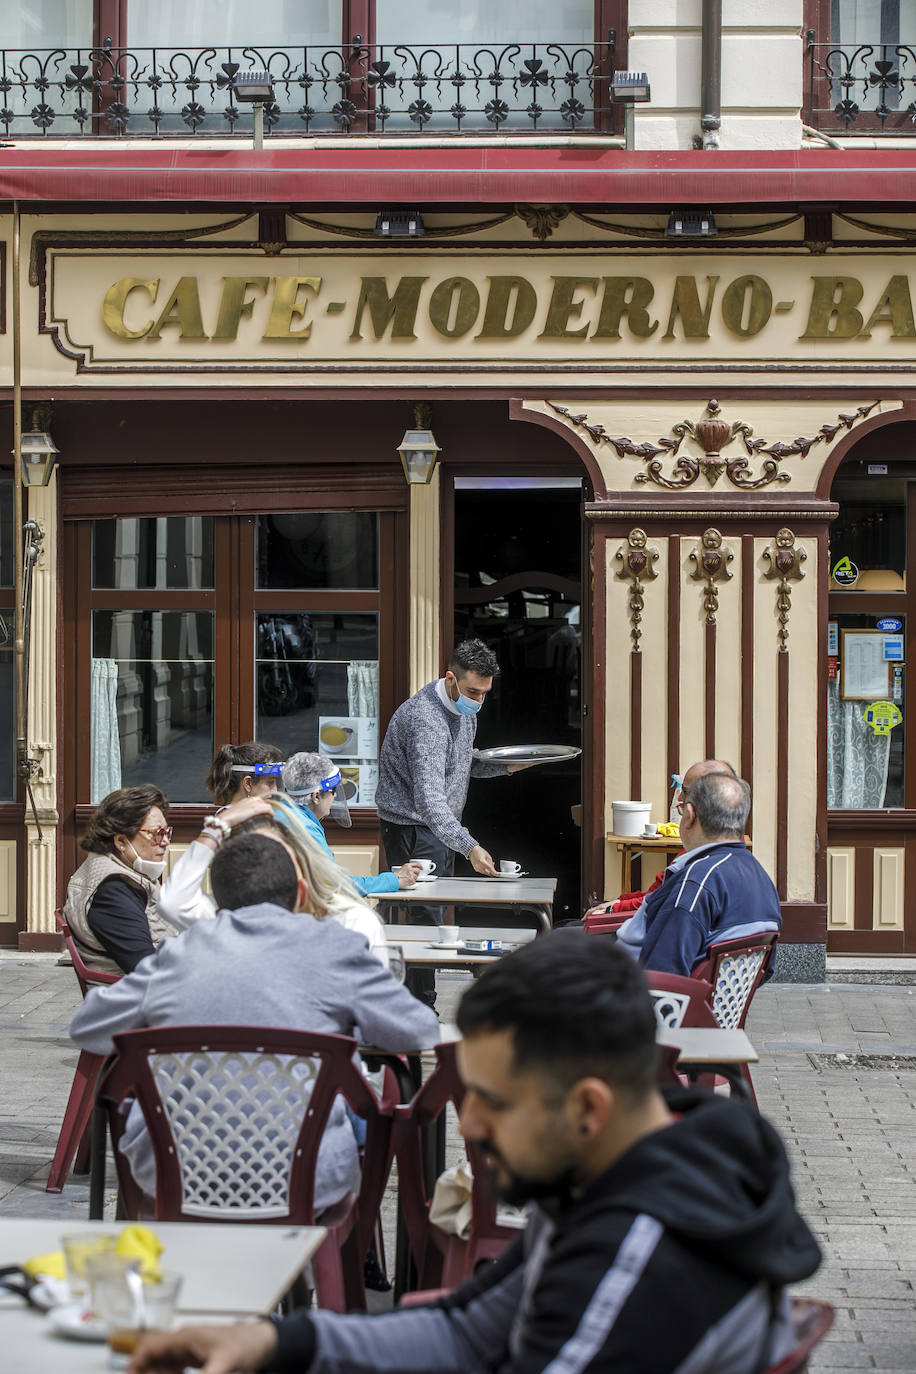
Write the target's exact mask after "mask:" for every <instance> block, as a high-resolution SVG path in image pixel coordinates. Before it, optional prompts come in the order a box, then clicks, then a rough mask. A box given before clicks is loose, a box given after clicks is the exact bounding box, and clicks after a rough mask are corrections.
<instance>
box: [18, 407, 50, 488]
mask: <svg viewBox="0 0 916 1374" xmlns="http://www.w3.org/2000/svg"><path fill="white" fill-rule="evenodd" d="M50 428H51V407H50V406H49V405H38V406H36V407H35V409H34V410H33V411H32V428H31V429H28V430H26V431H25V432H24V433H23V434H21V435H20V437H19V456H20V466H19V480H20V481H21V482H22V485H23V486H24V487H46V486H47V485H48V483H49V482H50V480H51V472H52V469H53V467H54V464H55V462H56V460H57V455H58V454H59V452H60V450H59V448H58V447H57V445H56V444H55V442H54V440H53V439H52V438H51V435H50V433H49V430H50Z"/></svg>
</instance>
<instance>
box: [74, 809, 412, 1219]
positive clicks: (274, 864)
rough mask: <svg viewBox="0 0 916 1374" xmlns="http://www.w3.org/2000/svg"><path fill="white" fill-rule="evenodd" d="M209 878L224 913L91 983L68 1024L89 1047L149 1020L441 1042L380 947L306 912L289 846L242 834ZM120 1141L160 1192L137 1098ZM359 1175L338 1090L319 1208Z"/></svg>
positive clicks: (141, 1180) (95, 1048) (377, 1041)
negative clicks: (105, 982)
mask: <svg viewBox="0 0 916 1374" xmlns="http://www.w3.org/2000/svg"><path fill="white" fill-rule="evenodd" d="M210 875H211V881H212V885H213V895H214V897H215V899H216V904H217V907H218V908H220V910H219V913H218V915H217V917H216V919H215V920H213V921H199V922H197V924H196V925H194V926H192V927H191V928H190V929H189V930H188V931H187V932H186V933H185V934H183V935H180V936H178V937H177V938H176V939H174V940H166V941H165V942H164V944H163V945H162V946H161V947H160V948H159V950H157V951H156V953H155V954H151V955H149V956H148V957H147V958H146V959H143V960H142V961H141V962H140V963H139V964H138V965H137V968H136V969H135V970H134V972H133V973H131V974H128V975H127V977H126V978H122V979H121V980H120V982H117V983H113V984H111V986H110V987H104V988H95V989H94V990H93V991H92V992H90V994H89V996H88V997H87V998H86V1000H85V1002H84V1003H83V1005H82V1006H81V1007H80V1009H79V1011H78V1012H77V1013H76V1016H75V1017H74V1018H73V1024H72V1025H71V1027H70V1035H71V1037H72V1038H73V1040H75V1041H76V1043H77V1045H79V1046H80V1048H81V1049H85V1050H90V1051H91V1052H92V1053H93V1054H111V1053H112V1052H113V1049H114V1045H113V1041H112V1037H113V1036H115V1035H118V1034H119V1033H120V1032H121V1031H128V1030H138V1029H140V1028H141V1027H143V1026H206V1025H213V1026H225V1025H252V1026H288V1027H289V1028H290V1029H291V1030H307V1031H320V1032H324V1033H330V1034H333V1035H355V1036H356V1038H357V1039H359V1040H362V1041H364V1042H365V1043H368V1044H372V1045H377V1046H379V1047H380V1048H382V1049H390V1050H415V1049H424V1048H427V1047H429V1046H431V1045H434V1044H436V1042H437V1041H438V1039H439V1023H438V1021H437V1020H436V1017H435V1015H434V1013H433V1012H431V1011H430V1010H429V1008H427V1007H424V1006H422V1005H421V1004H420V1003H419V1002H418V1001H417V1000H416V998H414V997H412V996H411V995H410V993H409V992H408V991H407V989H406V988H404V987H402V986H401V985H400V984H399V983H398V982H396V980H395V979H394V978H393V977H392V975H391V974H390V973H389V972H388V970H387V968H384V967H383V966H382V964H381V963H380V962H379V960H378V959H377V958H375V957H374V956H373V955H372V954H370V952H369V946H368V944H367V943H366V940H365V938H364V937H363V936H362V935H358V934H357V933H356V932H355V931H352V930H346V929H345V928H344V927H343V926H342V925H340V923H339V922H337V921H333V920H323V921H318V920H316V919H315V917H314V916H311V915H309V914H308V889H307V885H306V881H305V879H304V878H303V876H302V874H301V873H300V872H299V870H298V868H297V866H296V864H295V862H294V860H293V857H292V855H291V853H290V851H289V850H288V849H287V848H286V846H285V845H283V844H282V843H280V842H279V841H278V840H276V839H273V838H271V837H269V836H267V835H264V834H258V833H249V834H245V835H239V836H235V837H233V838H232V839H230V840H227V841H226V842H225V844H224V845H223V846H221V848H220V849H219V850H218V851H217V854H216V856H215V858H214V860H213V864H212V867H211V869H210ZM227 908H232V909H227ZM121 1150H122V1152H123V1153H124V1155H125V1156H126V1157H127V1160H128V1163H129V1164H130V1169H131V1173H132V1174H133V1176H134V1178H135V1179H136V1180H137V1183H138V1184H139V1185H140V1187H141V1188H142V1189H143V1191H144V1192H145V1193H148V1194H149V1195H150V1196H153V1195H154V1194H155V1191H156V1170H155V1161H154V1159H153V1154H152V1148H151V1145H150V1140H149V1136H148V1135H147V1132H146V1126H145V1124H144V1121H143V1117H142V1114H141V1113H140V1111H139V1108H137V1107H134V1108H132V1109H131V1112H130V1115H129V1117H128V1120H127V1127H126V1130H125V1134H124V1137H123V1140H122V1143H121ZM358 1180H359V1160H358V1157H357V1149H356V1139H355V1137H354V1134H353V1129H352V1127H351V1125H350V1122H349V1121H348V1119H347V1114H346V1110H345V1107H344V1103H343V1100H342V1099H341V1098H338V1099H337V1101H336V1103H335V1105H334V1107H333V1108H332V1111H331V1115H330V1116H329V1118H328V1124H327V1127H326V1129H325V1133H324V1137H323V1139H322V1144H321V1150H320V1151H319V1155H318V1165H317V1172H316V1180H315V1207H316V1209H317V1210H319V1211H320V1210H323V1209H324V1208H325V1207H330V1206H331V1204H332V1203H334V1202H336V1201H338V1200H339V1199H340V1198H341V1197H343V1196H344V1195H345V1194H346V1193H348V1192H349V1191H351V1189H354V1188H355V1187H357V1186H358Z"/></svg>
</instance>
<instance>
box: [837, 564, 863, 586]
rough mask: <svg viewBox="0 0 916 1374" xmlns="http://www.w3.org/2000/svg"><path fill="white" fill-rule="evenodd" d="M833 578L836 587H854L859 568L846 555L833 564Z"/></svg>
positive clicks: (857, 578)
mask: <svg viewBox="0 0 916 1374" xmlns="http://www.w3.org/2000/svg"><path fill="white" fill-rule="evenodd" d="M833 580H834V582H835V583H836V584H837V586H838V587H854V586H855V584H856V583H857V582H858V580H859V569H858V568H857V567H856V565H855V563H853V562H852V560H851V559H850V558H849V557H848V556H846V557H844V558H841V559H840V560H839V562H837V563H834V565H833Z"/></svg>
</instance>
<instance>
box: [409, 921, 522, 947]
mask: <svg viewBox="0 0 916 1374" xmlns="http://www.w3.org/2000/svg"><path fill="white" fill-rule="evenodd" d="M440 928H441V929H445V930H456V929H457V930H458V931H459V935H460V939H461V940H462V941H464V940H503V941H506V942H507V943H509V944H515V945H526V944H527V943H528V941H529V940H533V939H534V938H535V936H536V935H537V931H536V930H531V929H530V928H529V927H526V926H465V925H462V926H457V927H456V926H444V927H434V926H402V925H386V926H385V935H386V937H387V939H389V940H390V941H391V942H392V944H395V945H402V946H403V945H406V944H409V943H416V944H425V945H428V944H432V943H434V942H435V940H436V936H437V934H438V931H439V929H440ZM443 948H444V949H447V948H448V946H447V945H443Z"/></svg>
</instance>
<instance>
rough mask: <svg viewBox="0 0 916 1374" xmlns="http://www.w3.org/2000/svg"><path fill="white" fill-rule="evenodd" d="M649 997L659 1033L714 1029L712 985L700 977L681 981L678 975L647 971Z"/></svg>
mask: <svg viewBox="0 0 916 1374" xmlns="http://www.w3.org/2000/svg"><path fill="white" fill-rule="evenodd" d="M646 982H647V983H648V984H649V996H650V997H651V998H652V1006H653V1008H654V1010H655V1020H656V1021H657V1023H658V1028H659V1030H660V1031H666V1030H678V1029H679V1028H680V1027H681V1026H709V1027H712V1026H715V1025H716V1024H717V1022H716V1018H715V1017H714V1016H713V1014H712V1006H711V999H712V984H711V983H707V982H705V981H704V980H703V979H701V978H682V977H681V976H680V974H677V973H656V972H654V970H652V969H646Z"/></svg>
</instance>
